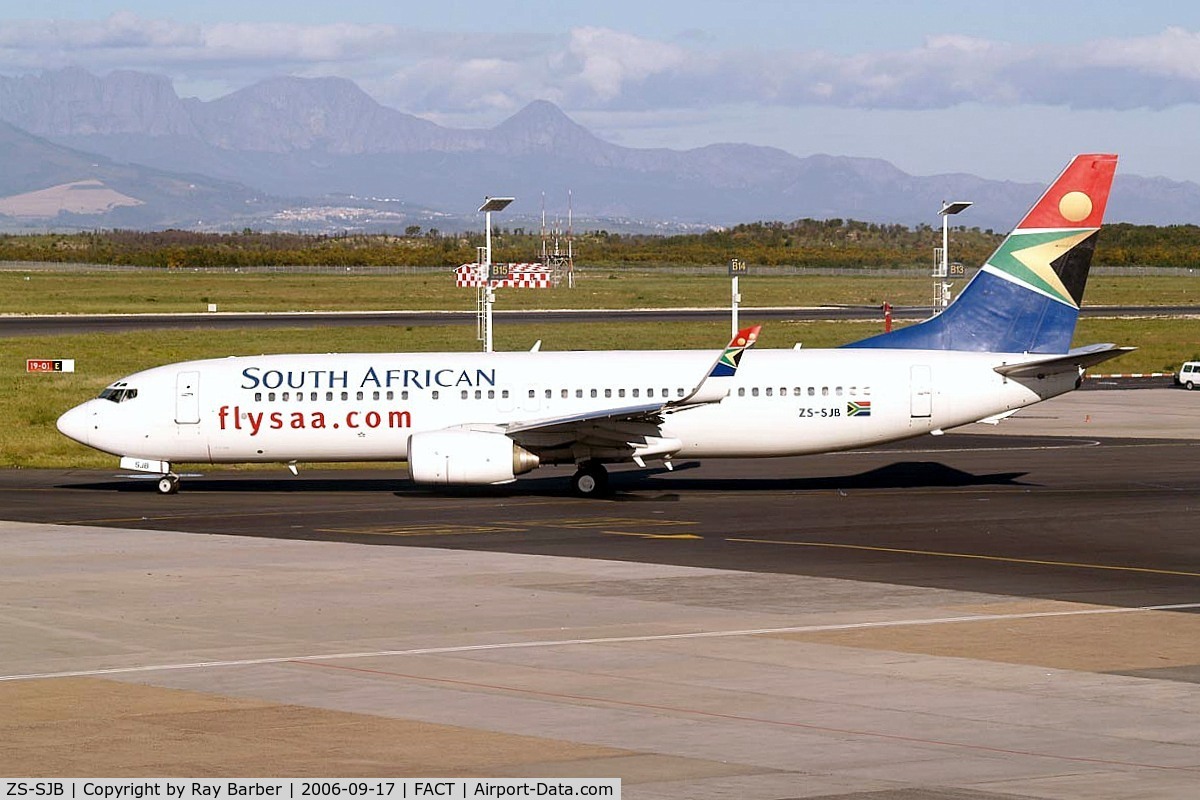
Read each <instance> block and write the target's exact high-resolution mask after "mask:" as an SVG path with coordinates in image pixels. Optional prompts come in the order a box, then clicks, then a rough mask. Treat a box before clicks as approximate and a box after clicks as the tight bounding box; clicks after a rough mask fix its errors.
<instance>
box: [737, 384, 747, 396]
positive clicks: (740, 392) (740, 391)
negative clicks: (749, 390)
mask: <svg viewBox="0 0 1200 800" xmlns="http://www.w3.org/2000/svg"><path fill="white" fill-rule="evenodd" d="M745 396H746V387H745V386H739V387H738V397H745Z"/></svg>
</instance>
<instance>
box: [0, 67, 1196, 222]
mask: <svg viewBox="0 0 1200 800" xmlns="http://www.w3.org/2000/svg"><path fill="white" fill-rule="evenodd" d="M0 121H2V122H0V223H3V222H6V223H8V227H14V226H16V227H20V226H22V225H24V226H34V227H39V226H40V227H43V228H44V227H62V228H71V227H84V228H93V227H139V228H161V227H185V228H198V229H217V230H221V229H240V228H242V227H256V228H265V229H270V228H289V229H303V230H308V231H316V230H346V229H374V230H388V229H390V230H395V229H397V228H403V227H406V226H407V225H409V224H414V223H416V224H423V225H426V226H432V227H440V228H441V229H443V230H452V229H457V228H477V227H478V226H479V219H478V214H476V213H474V211H475V209H476V208H477V207H478V205H479V203H480V202H481V201H482V199H483V197H484V196H485V195H489V194H491V195H514V196H516V197H517V198H518V201H517V203H515V204H514V205H513V206H512V207H511V209H510V211H509V212H506V213H505V220H506V222H507V224H518V223H517V221H518V220H521V219H522V218H527V219H533V218H536V216H537V215H538V213H539V209H540V207H541V204H542V202H543V201H542V197H543V196H545V197H546V198H547V200H546V201H545V202H546V205H547V207H548V208H551V209H555V210H556V211H557V212H561V211H565V208H564V207H565V205H566V196H567V193H568V191H570V192H571V193H572V197H573V201H572V202H573V205H574V212H575V214H576V216H577V217H579V218H580V219H581V224H587V225H588V226H589V227H592V226H594V227H607V228H609V229H610V230H612V229H620V228H622V227H625V228H630V229H655V230H661V229H664V226H665V227H666V228H668V229H669V228H670V227H672V226H675V227H680V226H693V225H695V226H715V225H729V224H733V223H737V222H749V221H755V220H794V219H799V218H804V217H811V218H815V219H828V218H834V217H840V218H853V219H860V220H865V221H873V222H884V223H902V224H907V225H914V224H919V223H922V222H925V223H929V224H937V219H938V218H937V209H938V208H940V206H941V202H942V200H943V199H957V198H967V199H970V200H972V201H974V203H975V206H974V207H973V208H972V209H971V210H970V211H969V212H968V213H967V214H964V216H963V217H962V218H961V221H962V222H963V223H964V224H967V225H970V226H979V227H981V228H995V229H1006V228H1008V227H1010V226H1011V224H1012V223H1013V222H1014V221H1015V220H1016V219H1017V218H1018V217H1019V215H1020V214H1021V213H1022V212H1023V211H1024V210H1025V209H1026V208H1027V207H1028V206H1029V205H1030V204H1031V203H1032V202H1033V201H1034V200H1036V199H1037V196H1038V193H1039V192H1040V191H1041V189H1042V188H1043V187H1042V185H1041V184H1027V183H1015V182H1010V181H995V180H987V179H984V178H979V177H976V176H973V175H967V174H945V175H932V176H914V175H910V174H908V173H905V172H904V171H902V170H900V169H898V168H897V167H895V166H894V165H892V164H890V163H888V162H887V161H883V160H880V159H868V158H850V157H842V156H829V155H814V156H809V157H804V158H802V157H798V156H795V155H792V154H790V153H787V152H785V151H783V150H780V149H777V148H771V147H761V146H755V145H747V144H714V145H709V146H707V147H701V148H696V149H692V150H682V151H681V150H670V149H661V148H660V149H639V148H628V147H621V146H618V145H615V144H611V143H609V142H606V141H604V140H602V139H600V138H599V137H597V136H595V135H593V134H592V133H591V132H590V131H588V130H587V129H586V128H584V127H583V126H581V125H579V124H577V123H575V122H574V121H573V120H571V119H570V118H569V117H568V116H567V115H566V114H564V113H563V112H562V111H561V110H560V109H559V108H557V107H556V106H554V105H553V104H551V103H549V102H545V101H537V102H534V103H531V104H530V105H528V106H526V107H525V108H523V109H521V110H520V111H519V112H517V113H516V114H514V115H513V116H512V117H510V118H509V119H507V120H505V121H504V122H502V123H501V124H499V125H497V126H495V127H493V128H489V129H456V128H449V127H445V126H440V125H437V124H435V123H433V122H430V121H428V120H424V119H421V118H419V117H416V116H414V115H411V114H406V113H404V112H403V111H399V110H397V109H393V108H388V107H386V106H384V105H381V104H380V103H378V102H376V101H375V100H373V99H372V98H371V97H370V96H369V95H367V94H366V93H365V92H363V91H362V90H361V89H360V88H359V87H358V86H357V85H356V84H354V83H353V82H351V81H348V80H345V79H340V78H294V77H281V78H273V79H268V80H265V81H262V82H260V83H257V84H254V85H252V86H249V87H247V88H245V89H241V90H239V91H236V92H233V93H231V94H229V95H226V96H224V97H220V98H217V99H214V100H209V101H201V100H198V99H195V98H181V97H179V96H178V94H177V93H176V92H175V90H174V88H173V87H172V85H171V83H170V81H169V79H167V78H166V77H164V76H159V75H151V74H146V73H140V72H130V71H122V72H113V73H111V74H109V75H106V76H96V75H92V74H91V73H88V72H86V71H84V70H82V69H77V68H70V69H63V70H57V71H50V72H43V73H41V74H38V75H23V76H18V77H3V76H0ZM1050 177H1052V176H1047V179H1049V178H1050ZM97 182H98V183H99V185H97ZM48 190H54V191H52V192H50V193H49V194H47V192H48ZM102 190H103V191H102ZM72 192H84V193H85V194H86V193H88V192H90V193H91V195H89V196H90V197H94V201H95V202H94V204H93V206H89V205H88V201H87V200H85V199H82V198H83V195H79V194H73V193H72ZM58 196H64V197H65V196H69V197H73V198H76V199H77V200H78V201H79V202H76V203H75V204H74V205H72V206H69V210H66V211H62V212H60V213H58V214H53V213H50V212H51V211H53V210H54V206H53V202H52V201H50V200H49V199H48V198H51V197H58ZM31 198H36V199H37V202H36V203H35V202H33V199H31ZM64 208H67V207H64ZM1109 209H1110V211H1109V218H1110V219H1113V220H1119V221H1126V222H1137V223H1151V224H1172V223H1185V222H1193V223H1197V222H1200V185H1197V184H1195V183H1191V182H1180V181H1171V180H1167V179H1164V178H1143V177H1138V176H1132V175H1123V174H1120V175H1118V177H1117V182H1116V185H1115V186H1114V189H1113V195H1112V199H1111V202H1110V206H1109ZM31 211H36V213H29V212H31Z"/></svg>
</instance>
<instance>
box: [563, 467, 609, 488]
mask: <svg viewBox="0 0 1200 800" xmlns="http://www.w3.org/2000/svg"><path fill="white" fill-rule="evenodd" d="M571 491H572V492H574V493H575V494H577V495H579V496H580V497H598V496H599V495H602V494H604V493H605V492H607V491H608V470H606V469H605V468H604V465H603V464H601V463H600V462H598V461H585V462H584V463H582V464H580V465H579V471H578V472H576V473H575V474H574V475H573V476H571Z"/></svg>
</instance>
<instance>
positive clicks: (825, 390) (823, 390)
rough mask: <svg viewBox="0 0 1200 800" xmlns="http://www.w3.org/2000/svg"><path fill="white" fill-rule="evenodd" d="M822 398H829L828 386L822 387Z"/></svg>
mask: <svg viewBox="0 0 1200 800" xmlns="http://www.w3.org/2000/svg"><path fill="white" fill-rule="evenodd" d="M821 397H829V387H828V386H822V387H821Z"/></svg>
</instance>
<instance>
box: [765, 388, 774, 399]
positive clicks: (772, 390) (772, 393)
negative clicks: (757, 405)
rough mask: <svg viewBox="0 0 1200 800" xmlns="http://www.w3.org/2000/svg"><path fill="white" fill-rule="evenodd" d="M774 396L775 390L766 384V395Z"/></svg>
mask: <svg viewBox="0 0 1200 800" xmlns="http://www.w3.org/2000/svg"><path fill="white" fill-rule="evenodd" d="M774 396H775V390H774V389H772V388H771V387H770V386H768V387H767V397H774Z"/></svg>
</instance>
